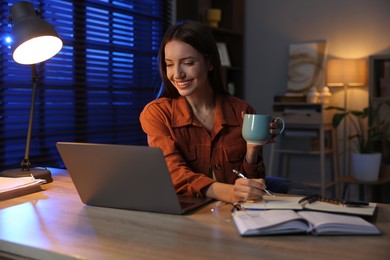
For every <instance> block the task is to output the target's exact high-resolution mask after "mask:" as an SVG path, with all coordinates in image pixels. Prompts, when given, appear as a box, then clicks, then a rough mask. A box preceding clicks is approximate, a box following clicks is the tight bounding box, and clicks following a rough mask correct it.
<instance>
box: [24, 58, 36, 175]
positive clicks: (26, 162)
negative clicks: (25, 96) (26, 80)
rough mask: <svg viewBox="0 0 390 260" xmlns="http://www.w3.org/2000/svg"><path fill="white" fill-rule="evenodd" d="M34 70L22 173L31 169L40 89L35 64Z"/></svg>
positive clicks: (33, 65)
mask: <svg viewBox="0 0 390 260" xmlns="http://www.w3.org/2000/svg"><path fill="white" fill-rule="evenodd" d="M31 69H32V83H33V85H32V95H31V104H30V117H29V120H28V129H27V139H26V150H25V153H24V159H23V161H22V163H21V165H20V166H21V168H22V171H29V170H30V167H31V163H30V159H29V157H30V143H31V133H32V127H33V120H34V109H35V96H36V90H37V87H38V73H37V69H36V66H35V64H32V65H31Z"/></svg>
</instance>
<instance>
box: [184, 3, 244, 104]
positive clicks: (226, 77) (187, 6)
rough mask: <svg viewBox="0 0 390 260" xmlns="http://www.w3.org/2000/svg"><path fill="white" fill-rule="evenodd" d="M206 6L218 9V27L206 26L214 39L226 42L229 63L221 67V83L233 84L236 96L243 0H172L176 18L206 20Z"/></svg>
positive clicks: (240, 82) (240, 87)
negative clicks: (229, 64) (219, 18)
mask: <svg viewBox="0 0 390 260" xmlns="http://www.w3.org/2000/svg"><path fill="white" fill-rule="evenodd" d="M209 8H217V9H220V10H221V14H222V15H221V21H220V22H219V24H218V27H210V29H211V33H212V34H213V36H214V38H215V41H216V42H223V43H225V44H226V47H227V52H228V55H229V60H230V63H231V66H224V67H222V77H223V83H224V85H225V87H226V89H229V88H228V86H229V85H232V84H231V83H233V85H234V90H235V93H234V95H235V96H237V97H241V98H242V97H243V96H244V69H243V67H244V18H245V1H244V0H191V1H188V0H176V19H177V20H178V21H186V20H197V21H200V22H202V23H205V24H208V22H207V19H206V11H207V9H209Z"/></svg>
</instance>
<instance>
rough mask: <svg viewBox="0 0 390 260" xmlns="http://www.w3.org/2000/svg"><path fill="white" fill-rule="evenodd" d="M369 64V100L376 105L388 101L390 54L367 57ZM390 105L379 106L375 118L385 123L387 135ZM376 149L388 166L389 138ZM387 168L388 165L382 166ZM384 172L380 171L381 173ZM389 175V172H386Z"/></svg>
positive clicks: (389, 153) (389, 95)
mask: <svg viewBox="0 0 390 260" xmlns="http://www.w3.org/2000/svg"><path fill="white" fill-rule="evenodd" d="M369 65H370V82H369V88H370V91H369V92H370V102H371V104H372V105H373V106H374V107H376V106H378V104H379V103H382V102H390V54H388V55H373V56H370V57H369ZM389 114H390V106H381V109H379V111H378V113H377V114H376V115H375V117H376V118H375V120H377V122H379V121H385V122H386V123H387V127H388V128H387V129H388V132H387V135H388V136H390V117H389ZM377 150H378V151H380V152H382V162H383V163H384V164H386V165H387V166H390V140H387V141H382V142H380V143H378V145H377ZM382 168H386V169H389V168H390V167H382ZM383 174H384V173H383V172H382V173H381V175H383ZM386 174H387V175H389V176H390V172H387V173H386Z"/></svg>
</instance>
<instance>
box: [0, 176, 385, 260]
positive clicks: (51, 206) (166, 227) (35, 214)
mask: <svg viewBox="0 0 390 260" xmlns="http://www.w3.org/2000/svg"><path fill="white" fill-rule="evenodd" d="M53 178H54V182H53V183H50V184H46V185H44V186H43V188H44V191H41V192H37V193H34V194H30V195H26V196H23V197H19V198H15V199H11V200H6V201H1V202H0V209H1V210H0V251H3V253H4V252H11V253H16V254H19V255H23V256H26V257H31V258H38V259H72V258H81V259H133V258H135V259H183V258H184V257H185V258H190V259H194V258H197V259H200V258H203V259H212V258H214V259H221V258H223V259H252V258H253V259H259V257H261V258H262V259H294V258H299V259H313V258H316V259H335V258H337V257H341V256H342V257H343V258H344V259H385V258H387V259H388V257H389V256H390V247H389V245H390V205H389V204H379V209H378V214H377V215H376V216H375V217H374V218H373V223H375V224H376V225H377V227H378V228H379V229H380V230H381V231H382V233H383V235H381V236H323V237H315V236H311V235H288V236H266V237H245V238H244V237H240V236H239V234H238V232H237V230H236V228H235V225H234V223H232V222H229V223H226V222H222V221H220V220H219V219H217V218H215V217H214V216H213V215H212V213H211V211H210V209H211V208H212V207H213V203H212V204H209V205H207V206H205V207H203V208H201V209H200V210H198V211H195V212H194V213H192V214H189V215H184V216H176V215H168V214H157V213H148V212H138V211H130V210H119V209H106V208H98V207H89V206H85V205H83V204H82V202H81V201H80V199H79V197H78V195H77V193H76V190H75V187H74V185H73V183H72V181H71V179H70V177H69V175H68V174H67V173H66V171H59V170H55V171H53ZM0 256H1V252H0Z"/></svg>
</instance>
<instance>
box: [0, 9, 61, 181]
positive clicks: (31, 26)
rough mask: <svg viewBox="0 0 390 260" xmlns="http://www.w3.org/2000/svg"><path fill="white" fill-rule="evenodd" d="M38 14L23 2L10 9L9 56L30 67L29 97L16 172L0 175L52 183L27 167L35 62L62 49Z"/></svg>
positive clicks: (43, 173)
mask: <svg viewBox="0 0 390 260" xmlns="http://www.w3.org/2000/svg"><path fill="white" fill-rule="evenodd" d="M39 16H40V14H39V12H37V11H36V10H35V9H34V6H33V5H32V4H31V3H30V2H27V1H21V2H17V3H15V4H14V5H12V6H11V8H10V17H9V20H10V23H11V24H12V36H13V45H12V50H13V53H12V57H13V59H14V60H15V62H17V63H20V64H25V65H31V67H32V83H33V84H32V98H31V106H30V116H29V123H28V130H27V140H26V150H25V155H24V159H23V161H22V163H21V165H20V167H21V168H20V169H11V170H5V171H3V172H1V173H0V176H4V177H26V176H31V175H33V176H34V177H35V178H37V179H44V180H46V182H52V181H53V179H52V177H51V172H50V171H49V170H47V169H43V168H31V163H30V160H29V153H30V142H31V132H32V125H33V118H34V105H35V93H36V89H37V85H38V73H37V70H36V65H35V64H36V63H40V62H43V61H45V60H48V59H50V58H52V57H53V56H54V55H56V54H57V53H58V52H59V51H60V50H61V48H62V45H63V43H62V41H61V39H60V38H59V37H58V35H57V33H56V31H55V29H54V28H53V27H52V26H51V25H50V24H49V23H47V22H45V21H44V20H42V19H41V18H40V17H39Z"/></svg>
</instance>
